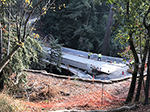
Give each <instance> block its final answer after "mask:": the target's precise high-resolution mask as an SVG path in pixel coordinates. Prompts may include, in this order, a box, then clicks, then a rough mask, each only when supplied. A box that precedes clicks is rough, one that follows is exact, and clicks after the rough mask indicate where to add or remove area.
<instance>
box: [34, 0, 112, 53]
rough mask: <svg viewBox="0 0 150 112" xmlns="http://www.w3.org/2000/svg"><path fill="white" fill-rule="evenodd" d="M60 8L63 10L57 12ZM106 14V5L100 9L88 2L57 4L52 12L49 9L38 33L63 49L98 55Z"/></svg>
mask: <svg viewBox="0 0 150 112" xmlns="http://www.w3.org/2000/svg"><path fill="white" fill-rule="evenodd" d="M61 4H65V5H66V7H65V8H64V7H62V8H61V9H58V8H57V7H59V6H60V5H61ZM108 11H109V5H106V4H105V2H103V3H102V4H101V5H99V4H96V3H95V2H94V1H91V0H72V1H64V2H63V3H62V2H57V3H56V4H55V11H53V8H51V9H50V10H49V11H48V12H47V15H45V16H43V17H42V18H41V20H40V22H39V25H38V27H37V29H38V30H40V31H42V33H43V34H45V35H47V34H52V35H53V36H54V38H56V39H58V42H59V43H61V44H63V46H64V47H70V48H74V49H79V50H84V51H92V52H101V49H102V43H103V38H104V33H105V29H106V25H107V18H108ZM41 23H42V24H41ZM41 28H42V29H41Z"/></svg>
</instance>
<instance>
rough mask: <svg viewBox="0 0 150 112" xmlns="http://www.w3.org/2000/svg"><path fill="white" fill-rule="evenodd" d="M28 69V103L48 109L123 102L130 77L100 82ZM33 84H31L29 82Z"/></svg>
mask: <svg viewBox="0 0 150 112" xmlns="http://www.w3.org/2000/svg"><path fill="white" fill-rule="evenodd" d="M27 73H28V77H27V78H28V81H29V82H28V85H29V86H30V87H31V86H32V87H33V88H32V89H31V90H30V91H29V93H30V94H29V96H30V97H28V98H29V100H30V102H28V103H26V104H28V105H29V106H33V107H39V108H48V109H49V110H51V111H52V110H64V109H67V110H107V109H110V108H115V107H119V106H122V105H124V101H125V98H126V96H127V93H128V89H129V86H130V79H128V80H125V81H122V82H118V83H113V84H101V83H95V82H94V81H93V82H85V81H78V80H70V79H69V78H68V79H59V78H55V77H52V76H46V75H42V74H40V73H32V72H27ZM33 85H34V86H33Z"/></svg>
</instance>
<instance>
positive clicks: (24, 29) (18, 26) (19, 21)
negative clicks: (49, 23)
mask: <svg viewBox="0 0 150 112" xmlns="http://www.w3.org/2000/svg"><path fill="white" fill-rule="evenodd" d="M54 1H55V0H53V1H51V0H47V1H44V0H39V1H38V2H37V3H36V4H35V5H34V6H32V0H31V1H29V0H25V2H24V1H22V2H21V3H22V4H23V3H25V4H24V5H22V7H23V8H22V10H19V11H18V10H15V8H14V10H10V11H11V15H13V16H12V18H13V19H12V20H11V21H12V22H13V23H15V25H14V27H15V30H16V34H17V40H16V44H14V45H13V46H12V48H11V51H10V53H9V55H7V56H5V58H3V59H2V61H1V63H0V72H2V70H3V69H4V68H5V67H6V65H7V64H8V63H9V61H10V60H11V58H12V57H13V55H14V54H15V53H16V52H17V51H18V50H19V49H20V48H21V47H22V46H24V43H25V41H26V39H27V38H28V36H29V35H31V31H32V30H33V27H34V25H35V23H36V22H34V24H33V25H29V23H30V22H29V20H30V17H31V16H32V14H33V13H34V11H35V10H36V8H37V7H38V6H39V5H40V4H42V3H43V4H42V6H43V8H42V9H41V10H43V11H42V15H43V14H45V13H46V11H47V9H48V8H49V6H51V5H52V4H53V3H54ZM7 3H9V2H8V1H0V4H4V5H5V8H7V6H8V5H7ZM27 13H28V14H27ZM26 16H27V17H26ZM40 16H41V14H39V16H38V17H40ZM25 17H26V18H25ZM2 77H3V74H2V73H1V74H0V78H1V80H0V85H2V84H3V82H4V79H3V78H2ZM2 89H3V86H2V87H1V88H0V90H2Z"/></svg>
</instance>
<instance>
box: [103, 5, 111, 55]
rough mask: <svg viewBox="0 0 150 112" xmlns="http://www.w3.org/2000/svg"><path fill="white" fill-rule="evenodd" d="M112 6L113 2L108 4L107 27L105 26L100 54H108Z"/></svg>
mask: <svg viewBox="0 0 150 112" xmlns="http://www.w3.org/2000/svg"><path fill="white" fill-rule="evenodd" d="M112 8H113V4H111V5H110V11H109V17H108V22H107V27H106V31H105V36H104V41H103V46H102V54H104V55H108V50H109V40H110V36H111V27H112V25H113V11H112Z"/></svg>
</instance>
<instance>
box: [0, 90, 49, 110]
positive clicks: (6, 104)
mask: <svg viewBox="0 0 150 112" xmlns="http://www.w3.org/2000/svg"><path fill="white" fill-rule="evenodd" d="M1 102H2V103H3V104H2V106H1ZM25 103H27V101H25V100H23V99H14V98H13V97H12V96H9V95H7V94H5V92H1V93H0V112H47V111H48V110H46V109H43V108H35V107H32V106H28V105H26V104H25Z"/></svg>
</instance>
